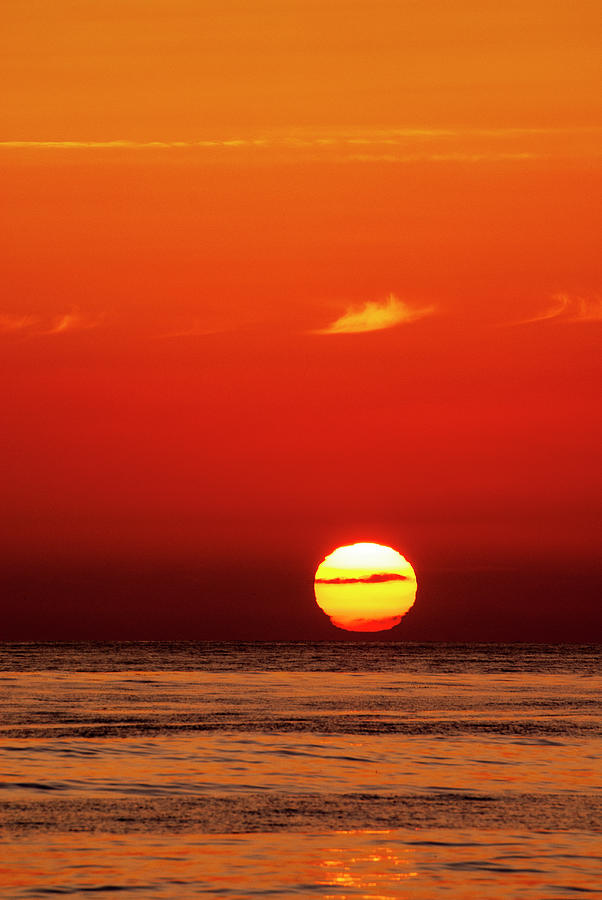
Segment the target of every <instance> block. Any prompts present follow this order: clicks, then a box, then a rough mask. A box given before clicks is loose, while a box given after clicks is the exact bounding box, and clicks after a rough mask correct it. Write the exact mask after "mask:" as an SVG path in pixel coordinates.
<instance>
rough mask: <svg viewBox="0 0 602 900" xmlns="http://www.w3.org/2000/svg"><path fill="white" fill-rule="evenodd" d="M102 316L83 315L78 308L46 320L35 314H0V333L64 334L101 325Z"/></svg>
mask: <svg viewBox="0 0 602 900" xmlns="http://www.w3.org/2000/svg"><path fill="white" fill-rule="evenodd" d="M101 321H102V317H97V318H92V317H89V316H84V315H82V314H81V313H80V312H79V310H78V309H72V310H71V311H70V312H68V313H62V314H60V315H58V316H55V317H54V318H53V319H50V320H46V321H44V320H43V319H42V318H41V317H40V316H35V315H13V314H11V313H3V314H0V334H15V335H17V334H21V335H24V336H29V337H39V336H45V335H56V334H64V333H65V332H68V331H85V330H87V329H89V328H96V327H97V326H98V325H100V323H101Z"/></svg>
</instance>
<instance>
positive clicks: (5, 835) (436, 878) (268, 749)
mask: <svg viewBox="0 0 602 900" xmlns="http://www.w3.org/2000/svg"><path fill="white" fill-rule="evenodd" d="M601 649H602V648H601V647H600V645H587V646H578V645H518V644H509V645H501V644H500V645H495V644H484V645H474V644H470V645H449V644H405V643H386V644H385V643H356V642H345V643H319V644H309V643H298V644H268V643H265V644H264V643H258V644H224V643H220V644H211V643H201V644H199V643H176V644H168V643H134V644H5V645H0V826H1V830H0V843H1V850H0V896H1V897H2V898H25V897H27V898H32V897H33V898H36V897H45V896H50V895H69V896H74V897H78V896H80V897H87V896H89V895H90V893H93V894H94V895H95V896H99V897H103V896H106V897H112V896H113V895H114V894H115V893H116V892H119V893H122V894H125V895H128V894H132V895H133V896H137V897H141V898H146V897H149V898H153V897H157V898H182V900H183V898H189V897H196V896H204V897H224V898H245V897H263V896H266V897H272V898H274V897H275V898H279V897H293V896H300V897H304V896H306V897H316V898H324V900H327V898H365V900H368V898H370V900H388V898H405V897H407V898H420V900H427V898H438V897H448V898H462V900H463V898H480V897H487V898H488V897H492V898H494V897H495V898H513V897H531V898H539V900H541V898H553V897H560V898H563V897H573V896H579V895H587V896H598V897H602V836H601V824H602V709H601V696H602V690H601V689H602V661H601V653H600V650H601Z"/></svg>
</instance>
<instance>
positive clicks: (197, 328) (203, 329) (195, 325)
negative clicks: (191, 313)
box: [155, 319, 225, 338]
mask: <svg viewBox="0 0 602 900" xmlns="http://www.w3.org/2000/svg"><path fill="white" fill-rule="evenodd" d="M224 330H225V329H224V328H208V327H207V325H204V324H203V323H202V322H201V320H200V319H193V320H192V322H191V323H190V325H185V326H183V327H182V328H176V329H174V330H173V331H166V332H164V333H163V334H158V335H155V336H156V337H158V338H180V337H181V338H187V337H190V338H194V337H207V336H209V335H213V334H221V333H222V332H223V331H224Z"/></svg>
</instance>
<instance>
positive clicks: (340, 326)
mask: <svg viewBox="0 0 602 900" xmlns="http://www.w3.org/2000/svg"><path fill="white" fill-rule="evenodd" d="M434 312H435V307H434V306H424V307H421V308H420V309H413V308H412V307H411V306H408V304H407V303H404V302H403V300H400V299H399V298H398V297H396V296H395V294H389V296H388V297H387V299H386V300H384V301H382V302H378V301H373V300H369V301H368V302H367V303H365V304H364V305H363V306H360V307H350V308H349V309H347V310H346V312H344V313H343V315H342V316H340V317H339V318H338V319H335V321H334V322H331V324H330V325H327V326H326V328H318V329H315V330H314V331H312V334H361V333H363V332H367V331H383V330H384V329H386V328H394V327H395V326H396V325H403V324H407V323H409V322H415V321H417V320H418V319H423V318H425V316H432V315H433V313H434Z"/></svg>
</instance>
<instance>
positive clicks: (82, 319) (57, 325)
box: [39, 308, 102, 334]
mask: <svg viewBox="0 0 602 900" xmlns="http://www.w3.org/2000/svg"><path fill="white" fill-rule="evenodd" d="M101 319H102V317H97V318H92V317H90V316H84V315H82V314H81V313H80V311H79V310H78V309H77V308H75V309H72V310H71V312H68V313H63V315H61V316H58V317H57V318H56V319H55V320H54V321H53V323H52V325H51V327H50V328H48V329H46V330H45V331H41V332H39V333H40V334H64V333H65V332H66V331H85V330H87V329H89V328H96V327H97V326H98V325H100V322H101Z"/></svg>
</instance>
